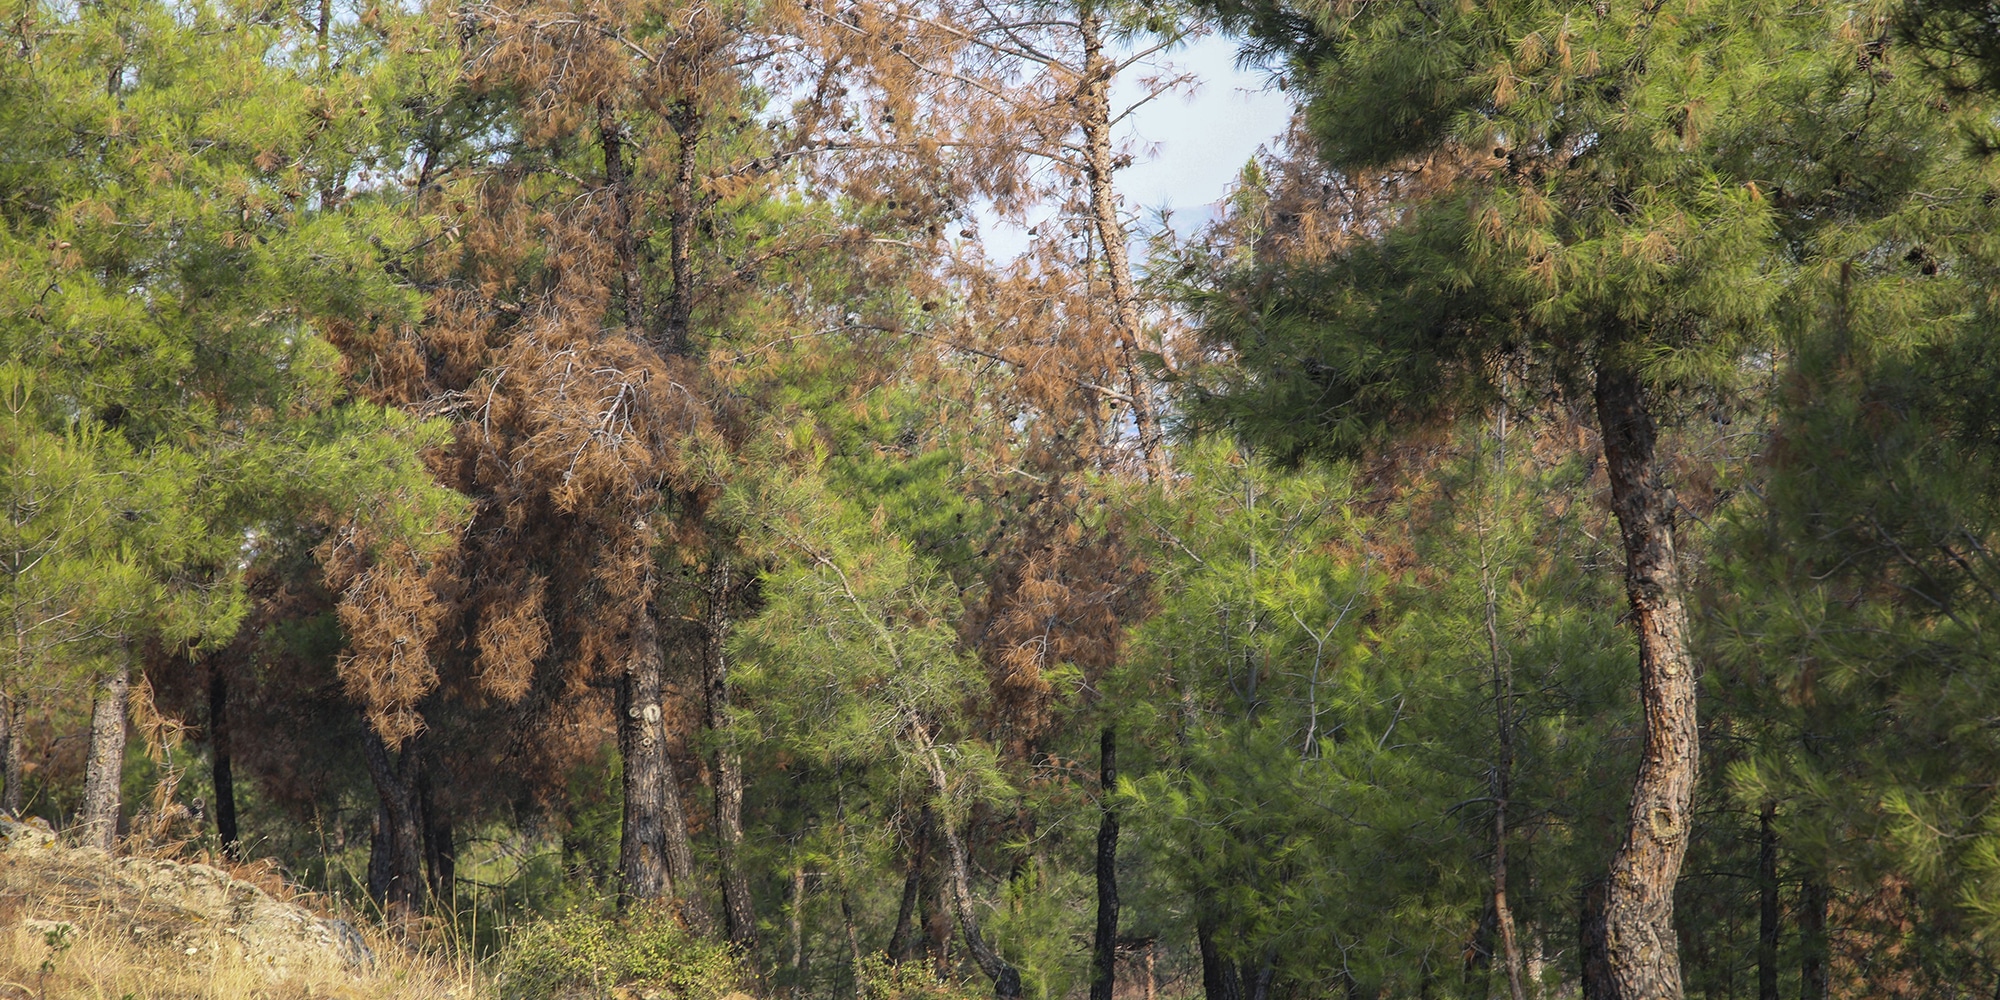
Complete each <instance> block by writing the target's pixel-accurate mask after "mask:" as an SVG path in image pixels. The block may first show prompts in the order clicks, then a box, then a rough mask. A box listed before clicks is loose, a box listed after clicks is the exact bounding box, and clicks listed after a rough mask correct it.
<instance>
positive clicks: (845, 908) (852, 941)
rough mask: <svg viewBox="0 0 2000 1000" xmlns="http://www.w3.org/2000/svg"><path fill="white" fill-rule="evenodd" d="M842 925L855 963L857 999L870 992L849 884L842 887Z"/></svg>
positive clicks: (850, 955)
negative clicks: (866, 986)
mask: <svg viewBox="0 0 2000 1000" xmlns="http://www.w3.org/2000/svg"><path fill="white" fill-rule="evenodd" d="M840 925H841V926H842V927H843V928H845V929H846V931H847V956H848V960H849V961H851V962H853V963H854V995H855V997H856V998H857V1000H861V998H865V997H866V996H867V995H868V994H867V991H866V989H864V988H863V984H862V982H861V967H862V965H863V964H864V961H865V960H864V959H863V957H862V952H861V931H860V930H859V929H858V928H856V927H855V926H854V901H853V900H852V899H851V898H849V896H848V893H847V886H846V885H845V884H843V885H842V886H841V887H840Z"/></svg>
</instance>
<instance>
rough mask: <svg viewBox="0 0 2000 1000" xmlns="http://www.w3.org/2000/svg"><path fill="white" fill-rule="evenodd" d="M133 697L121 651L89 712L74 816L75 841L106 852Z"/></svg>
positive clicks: (114, 825)
mask: <svg viewBox="0 0 2000 1000" xmlns="http://www.w3.org/2000/svg"><path fill="white" fill-rule="evenodd" d="M131 696H132V659H131V652H130V650H121V651H120V652H119V657H118V665H117V666H116V667H115V668H113V670H112V672H111V675H110V676H109V677H106V678H105V679H104V683H103V684H102V685H101V686H99V688H98V690H97V697H96V700H95V702H94V703H93V704H92V706H91V710H90V759H89V760H88V762H87V763H86V764H85V766H84V774H83V809H82V810H81V812H80V813H79V814H78V816H77V829H78V840H79V842H80V843H82V844H84V845H85V846H88V847H95V848H98V849H100V850H105V851H109V850H111V849H112V848H113V847H114V846H116V844H117V840H118V805H119V803H118V785H119V781H120V779H121V778H123V777H124V771H125V707H126V703H127V702H129V701H130V700H131Z"/></svg>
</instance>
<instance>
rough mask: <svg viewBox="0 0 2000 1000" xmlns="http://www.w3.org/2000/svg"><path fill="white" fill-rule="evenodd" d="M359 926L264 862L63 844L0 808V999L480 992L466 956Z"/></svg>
mask: <svg viewBox="0 0 2000 1000" xmlns="http://www.w3.org/2000/svg"><path fill="white" fill-rule="evenodd" d="M355 926H356V924H355V923H350V922H349V921H347V920H343V919H341V918H340V917H338V916H335V915H332V914H329V913H326V912H323V911H322V909H321V908H318V907H316V906H315V901H314V900H313V899H312V898H310V897H305V896H298V895H294V894H293V893H292V892H291V891H290V890H289V889H288V888H286V887H285V885H284V883H283V882H282V880H281V879H278V878H277V877H276V876H275V873H274V872H271V871H268V870H258V869H236V870H232V871H225V870H223V869H222V868H219V867H216V866H213V865H208V864H200V863H192V862H187V861H179V860H170V859H166V858H159V857H146V856H136V857H135V856H113V855H108V854H105V853H104V852H102V851H97V850H90V849H83V848H68V847H64V846H62V845H61V844H59V843H58V842H56V841H55V839H54V838H53V836H52V835H51V834H50V833H49V832H48V830H47V828H46V827H45V826H41V825H39V824H38V823H16V822H14V821H12V820H7V819H4V818H0V1000H52V998H57V997H89V998H105V1000H114V998H125V997H145V998H147V1000H224V998H227V1000H253V998H254V1000H291V998H301V1000H303V998H321V997H324V998H334V1000H375V998H387V997H392V996H393V997H399V998H409V1000H431V998H438V1000H442V998H446V997H464V998H470V997H472V996H474V995H476V993H477V992H479V991H478V986H477V977H476V975H475V974H474V973H473V972H472V971H471V970H470V969H469V968H453V967H452V966H451V964H450V963H445V962H441V961H436V960H433V959H427V958H421V957H413V956H412V955H411V954H410V952H409V951H408V950H406V949H403V948H400V947H396V946H395V945H393V944H391V943H389V942H387V941H383V940H380V939H372V935H373V934H374V933H375V932H373V931H369V932H367V933H363V932H361V931H357V930H356V929H355ZM362 926H366V925H365V924H363V925H362Z"/></svg>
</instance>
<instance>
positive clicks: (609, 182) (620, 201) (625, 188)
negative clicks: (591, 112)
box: [597, 100, 646, 333]
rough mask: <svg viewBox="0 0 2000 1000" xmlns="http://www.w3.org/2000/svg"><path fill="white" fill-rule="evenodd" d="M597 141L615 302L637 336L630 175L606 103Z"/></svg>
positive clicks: (639, 304) (640, 301)
mask: <svg viewBox="0 0 2000 1000" xmlns="http://www.w3.org/2000/svg"><path fill="white" fill-rule="evenodd" d="M597 142H598V147H599V149H600V150H601V151H602V152H603V153H604V189H605V193H606V194H607V195H608V196H609V197H610V199H611V205H610V209H611V210H610V212H609V213H608V214H609V215H610V228H611V233H610V236H611V252H612V256H613V257H614V258H615V259H616V261H617V267H618V289H617V292H618V302H619V304H620V305H621V306H622V307H623V309H624V313H625V325H626V327H627V328H628V329H630V330H632V331H633V332H635V333H637V332H639V331H642V330H643V329H644V328H645V319H646V308H645V301H644V300H645V294H644V286H643V285H642V284H641V282H640V278H639V253H638V240H637V239H636V238H635V235H634V234H633V232H632V176H631V168H630V167H629V166H627V165H626V163H625V128H624V126H623V125H621V124H620V123H619V121H618V114H617V109H615V108H613V107H612V106H611V103H610V102H609V101H604V100H600V101H598V102H597Z"/></svg>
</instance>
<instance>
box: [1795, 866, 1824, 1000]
mask: <svg viewBox="0 0 2000 1000" xmlns="http://www.w3.org/2000/svg"><path fill="white" fill-rule="evenodd" d="M1826 907H1827V890H1826V882H1825V880H1824V878H1823V877H1822V876H1820V875H1818V874H1814V875H1810V876H1807V878H1806V881H1805V885H1803V886H1801V887H1800V888H1799V945H1800V948H1799V1000H1826V994H1827V985H1828V983H1827V967H1826V966H1827V938H1826Z"/></svg>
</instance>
